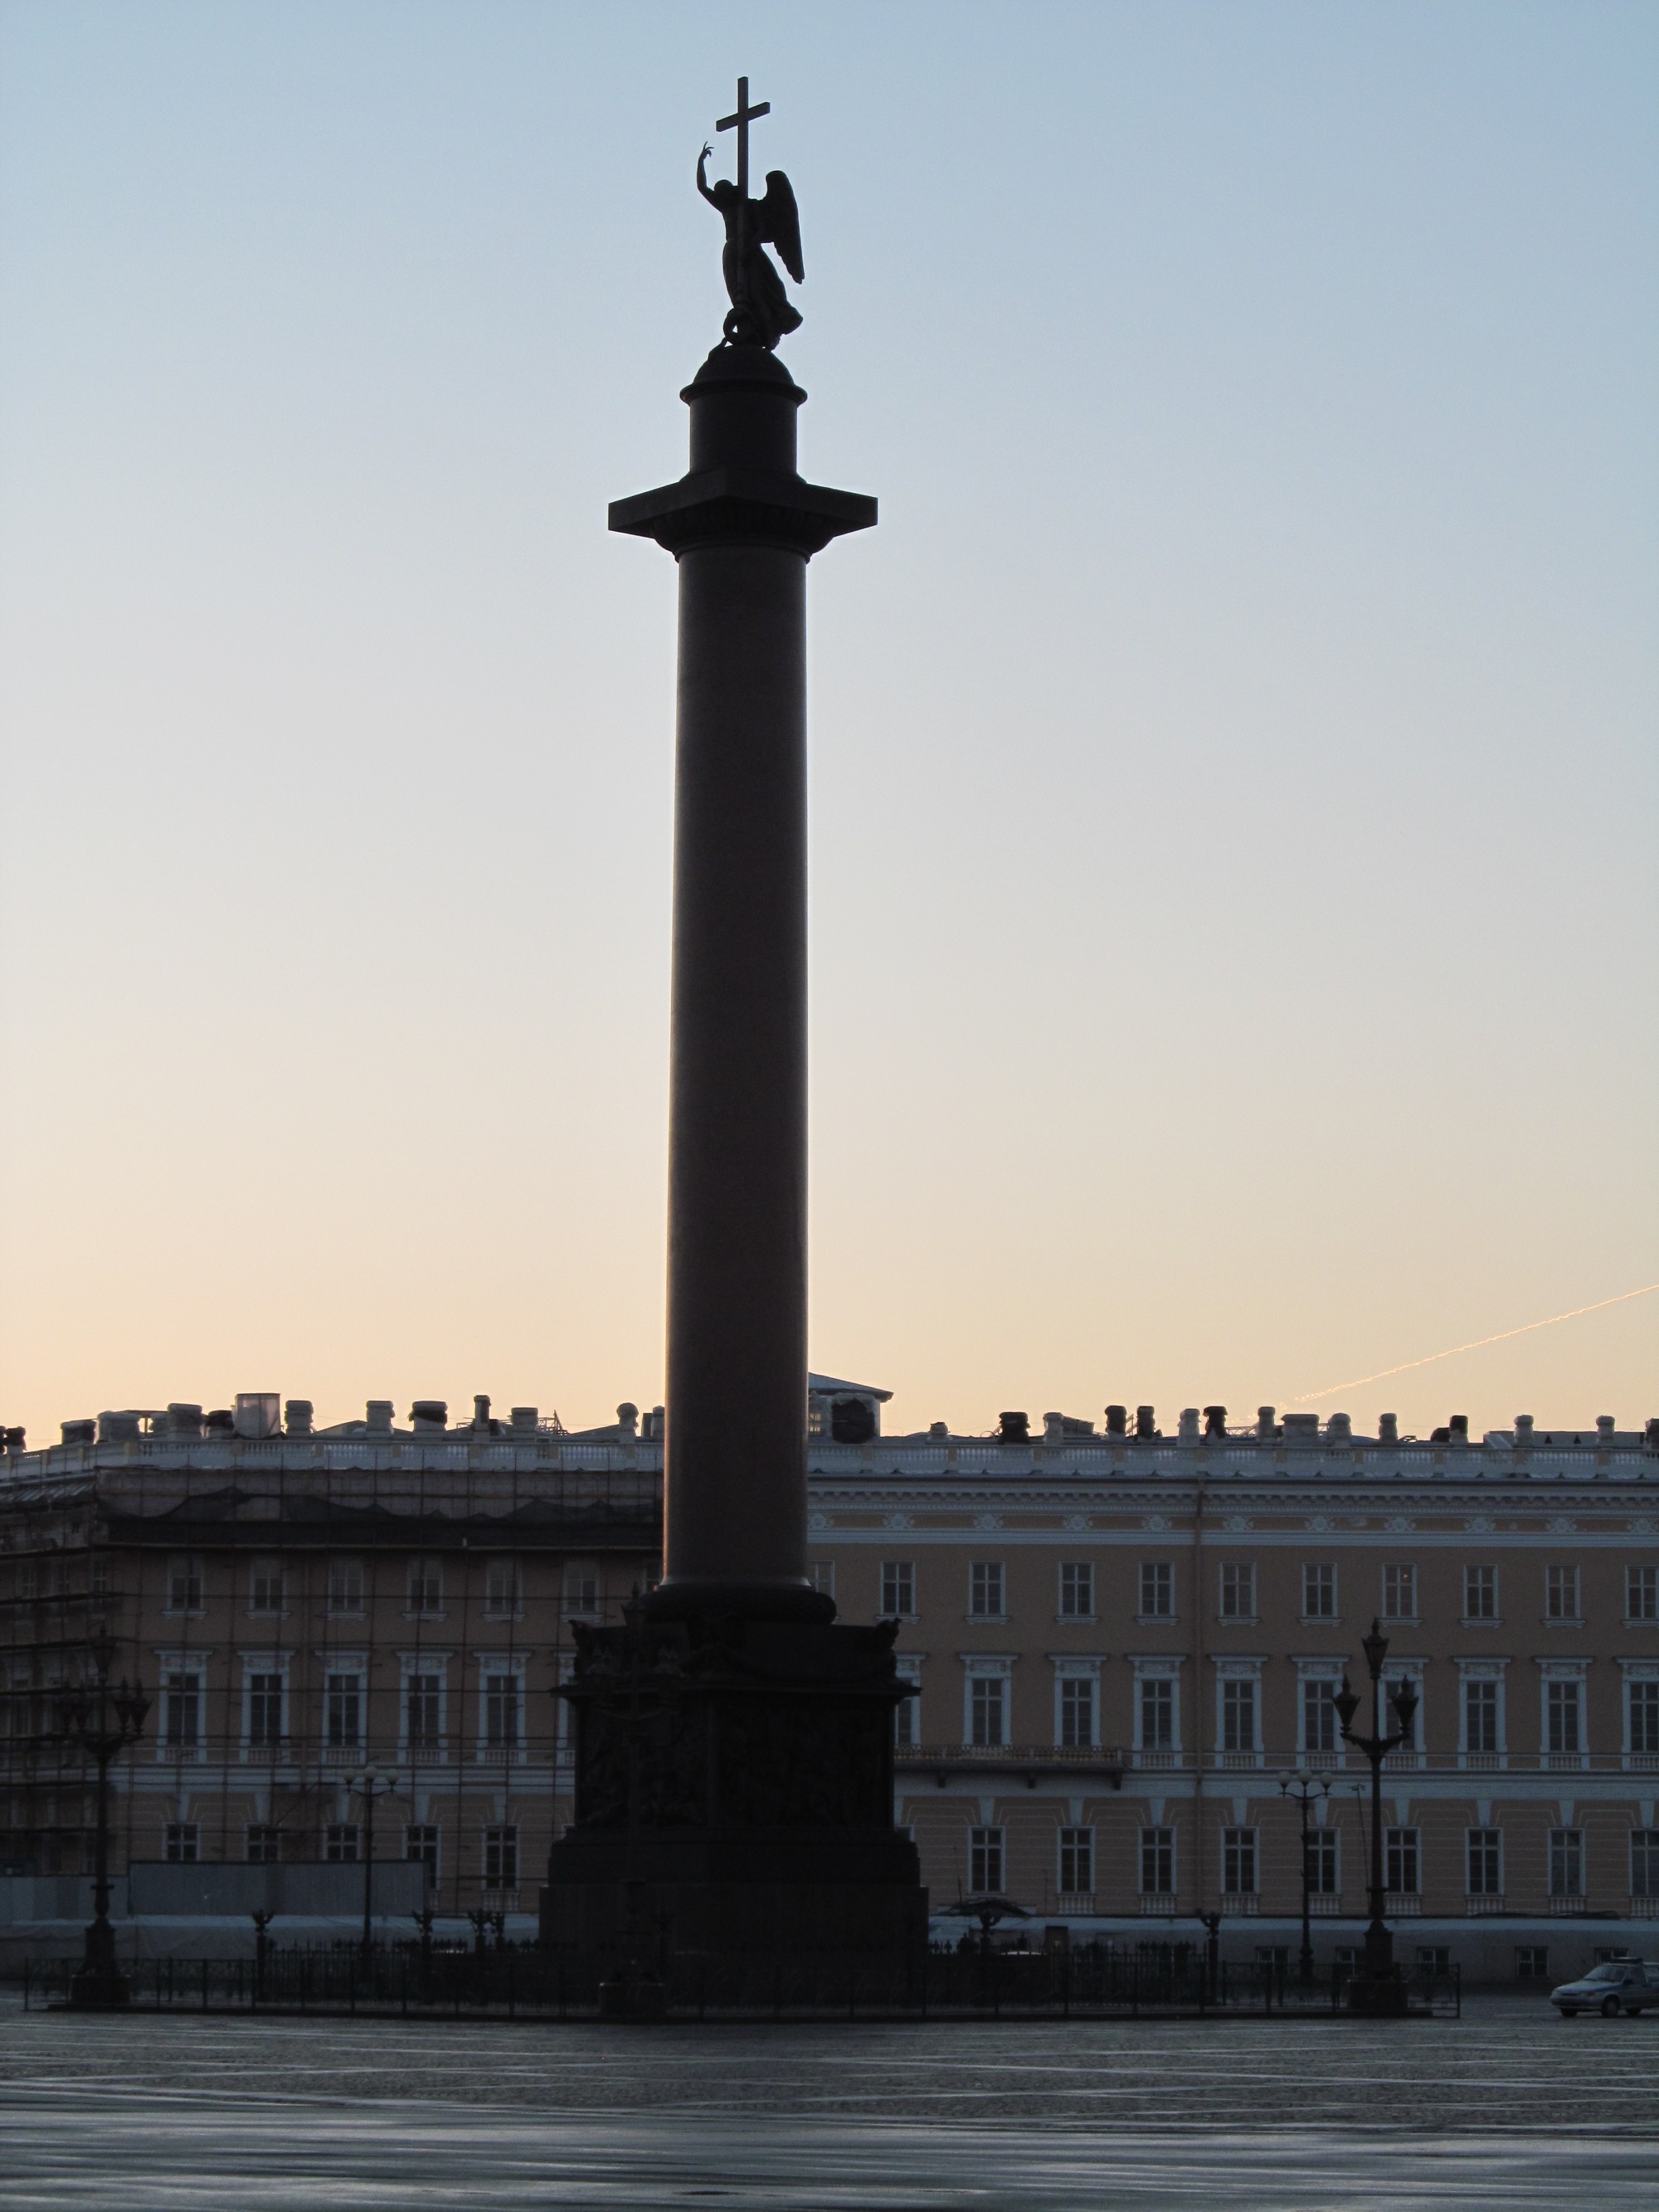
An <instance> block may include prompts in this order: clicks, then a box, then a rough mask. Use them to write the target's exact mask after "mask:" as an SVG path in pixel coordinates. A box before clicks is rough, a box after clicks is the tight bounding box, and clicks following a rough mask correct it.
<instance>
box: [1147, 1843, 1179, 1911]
mask: <svg viewBox="0 0 1659 2212" xmlns="http://www.w3.org/2000/svg"><path fill="white" fill-rule="evenodd" d="M1175 1869H1176V1856H1175V1830H1174V1829H1173V1828H1143V1829H1142V1830H1141V1832H1140V1893H1141V1895H1142V1896H1143V1897H1173V1896H1174V1895H1175V1886H1176V1881H1175Z"/></svg>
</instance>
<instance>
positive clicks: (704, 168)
mask: <svg viewBox="0 0 1659 2212" xmlns="http://www.w3.org/2000/svg"><path fill="white" fill-rule="evenodd" d="M713 151H714V148H713V147H712V146H705V147H704V148H703V149H702V153H701V154H699V155H698V156H697V190H698V191H700V192H701V193H702V196H703V197H704V199H706V200H707V201H708V204H709V206H710V207H712V208H715V209H717V210H719V212H720V218H721V220H722V221H723V222H724V223H725V225H726V250H725V252H723V253H722V254H721V256H720V267H721V269H722V270H724V272H725V276H726V292H727V294H728V295H730V298H731V301H732V311H731V313H729V314H728V315H727V316H726V322H725V325H724V329H725V333H726V343H727V344H728V345H759V346H764V347H765V348H766V350H767V351H768V353H770V352H771V351H772V350H773V349H774V348H775V346H776V344H777V343H778V340H779V339H780V338H781V337H787V336H788V334H789V332H790V331H798V330H799V328H800V316H799V313H798V312H797V311H796V309H795V308H793V307H791V306H790V304H789V295H788V294H787V292H786V291H785V290H784V289H783V279H782V277H781V276H779V274H778V272H777V270H775V268H774V267H773V266H772V264H771V262H770V261H769V259H768V258H767V255H766V252H765V251H764V249H765V247H767V246H775V247H776V248H777V252H778V258H779V260H781V262H782V264H783V265H784V267H785V268H786V269H787V270H788V271H789V274H790V275H791V276H793V278H794V280H795V282H796V283H797V284H802V283H805V281H806V271H805V267H804V266H803V264H802V262H801V258H800V216H799V214H798V213H797V212H796V209H795V195H794V193H793V191H791V189H790V185H789V179H788V178H787V177H786V176H785V175H784V173H783V171H782V170H781V169H770V170H769V171H768V172H767V177H766V197H765V198H764V199H762V200H751V199H750V197H749V196H748V194H747V193H746V192H745V191H744V190H743V188H742V186H741V185H734V184H732V183H731V182H730V180H729V179H726V178H724V177H721V178H720V179H717V181H716V182H715V183H714V184H712V185H711V184H710V183H709V181H708V156H709V155H710V154H712V153H713Z"/></svg>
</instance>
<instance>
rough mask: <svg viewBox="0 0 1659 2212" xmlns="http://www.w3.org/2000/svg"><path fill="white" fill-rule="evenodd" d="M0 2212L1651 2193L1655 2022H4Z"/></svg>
mask: <svg viewBox="0 0 1659 2212" xmlns="http://www.w3.org/2000/svg"><path fill="white" fill-rule="evenodd" d="M0 2052H3V2065H0V2130H3V2153H0V2198H3V2201H4V2203H6V2205H7V2206H8V2207H9V2208H20V2212H21V2208H33V2207H54V2208H57V2207H71V2206H73V2207H77V2208H86V2207H94V2206H99V2207H101V2206H105V2205H109V2206H117V2205H118V2206H120V2207H121V2208H122V2209H123V2212H151V2208H154V2212H186V2208H188V2212H225V2208H228V2207H236V2208H239V2212H240V2208H246V2212H278V2208H281V2212H324V2209H325V2208H326V2212H346V2209H347V2208H351V2209H352V2212H356V2208H362V2212H401V2208H404V2207H408V2208H410V2212H451V2208H460V2207H467V2208H489V2212H495V2208H497V2207H499V2208H501V2212H506V2208H508V2207H511V2208H513V2212H521V2208H526V2209H527V2208H534V2207H541V2206H549V2207H553V2206H558V2207H563V2206H571V2207H575V2206H592V2207H594V2208H596V2212H599V2208H603V2212H632V2208H635V2207H640V2208H644V2207H646V2206H651V2207H677V2206H682V2205H684V2206H692V2205H702V2206H705V2207H732V2208H744V2212H748V2208H761V2207H777V2208H780V2212H782V2208H789V2212H794V2208H797V2207H799V2208H808V2207H821V2208H823V2212H840V2208H842V2207H849V2208H850V2207H854V2206H856V2207H860V2208H866V2212H884V2208H894V2212H896V2208H899V2207H904V2208H907V2212H908V2208H918V2212H921V2208H926V2212H952V2209H953V2208H958V2207H959V2208H963V2212H968V2208H975V2212H978V2209H979V2208H983V2212H1003V2208H1005V2207H1006V2208H1010V2212H1012V2209H1013V2208H1023V2207H1026V2206H1030V2207H1034V2208H1041V2212H1048V2208H1054V2212H1061V2208H1064V2212H1073V2208H1076V2209H1077V2212H1082V2208H1084V2207H1087V2208H1089V2212H1103V2208H1106V2207H1110V2206H1113V2205H1119V2204H1121V2205H1124V2206H1129V2207H1133V2208H1135V2212H1143V2208H1146V2212H1150V2208H1152V2207H1157V2206H1182V2207H1187V2208H1190V2207H1194V2206H1197V2205H1199V2204H1202V2205H1204V2206H1206V2207H1219V2208H1226V2209H1228V2212H1230V2209H1231V2208H1235V2207H1237V2208H1249V2212H1270V2208H1285V2209H1286V2212H1290V2209H1291V2208H1296V2212H1301V2208H1304V2207H1306V2208H1316V2207H1325V2206H1328V2207H1338V2206H1340V2207H1343V2208H1346V2209H1347V2212H1359V2208H1364V2207H1372V2206H1376V2207H1378V2208H1389V2212H1393V2208H1396V2207H1398V2208H1405V2207H1412V2206H1430V2205H1433V2206H1448V2205H1458V2206H1477V2205H1480V2206H1485V2205H1491V2206H1498V2205H1508V2206H1521V2207H1524V2206H1531V2205H1544V2204H1550V2205H1559V2204H1562V2203H1567V2202H1570V2201H1571V2200H1573V2199H1575V2198H1577V2199H1587V2200H1588V2201H1593V2202H1594V2203H1596V2204H1597V2205H1598V2206H1601V2207H1609V2208H1615V2212H1623V2208H1625V2207H1626V2206H1631V2207H1634V2206H1636V2205H1638V2203H1639V2204H1640V2205H1642V2206H1643V2208H1644V2212H1646V2208H1647V2207H1648V2206H1650V2205H1651V2204H1652V2203H1655V2202H1656V2201H1659V2021H1650V2020H1643V2021H1600V2020H1595V2021H1590V2020H1582V2021H1572V2022H1561V2021H1557V2020H1556V2019H1555V2018H1554V2017H1553V2015H1550V2014H1549V2013H1548V2012H1547V2009H1546V2008H1544V2007H1543V2006H1542V2005H1541V2003H1540V2002H1538V2001H1536V2000H1530V1999H1528V2000H1506V1999H1489V2000H1484V2001H1483V2000H1479V1999H1477V2000H1474V2001H1473V2002H1471V2004H1470V2005H1469V2006H1468V2008H1467V2009H1466V2014H1465V2017H1464V2019H1463V2020H1462V2021H1457V2022H1454V2021H1410V2022H1364V2021H1352V2022H1349V2021H1320V2022H1317V2023H1314V2022H1305V2023H1297V2022H1294V2021H1291V2022H1285V2021H1273V2022H1262V2021H1248V2022H1247V2021H1227V2022H1222V2023H1208V2024H1196V2025H1194V2024H1186V2025H1181V2024H1176V2023H1141V2024H1136V2023H1133V2022H1109V2023H1104V2022H1077V2021H1073V2022H1071V2023H1062V2022H1057V2021H1050V2022H1043V2023H1040V2024H1035V2023H1034V2024H1018V2025H1011V2024H1008V2023H1006V2022H1005V2023H1003V2024H1001V2025H995V2024H992V2023H988V2022H987V2023H985V2024H983V2025H980V2024H972V2025H965V2026H964V2025H956V2024H952V2025H949V2026H944V2025H933V2026H926V2025H916V2024H906V2025H902V2026H894V2027H870V2026H846V2027H833V2028H832V2027H798V2026H787V2025H786V2026H781V2027H770V2028H760V2027H729V2028H728V2027H704V2028H701V2029H697V2028H691V2027H666V2028H648V2029H622V2028H604V2027H596V2026H591V2025H582V2026H574V2025H565V2026H549V2025H541V2024H538V2025H529V2024H526V2025H522V2026H511V2025H508V2024H506V2023H486V2024H475V2023H466V2024H455V2025H448V2024H442V2023H433V2022H419V2023H416V2022H407V2023H405V2022H402V2021H343V2020H340V2021H297V2020H270V2019H257V2020H250V2019H248V2018H246V2017H239V2018H216V2017H215V2016H213V2015H208V2016H205V2017H191V2016H188V2015H177V2014H172V2015H159V2016H152V2015H135V2016H132V2017H129V2018H126V2019H114V2020H99V2021H87V2020H77V2019H75V2018H73V2017H70V2016H66V2015H61V2014H58V2015H42V2014H28V2015H25V2014H23V2013H22V2012H21V2011H19V2010H17V2009H15V2008H3V2009H0Z"/></svg>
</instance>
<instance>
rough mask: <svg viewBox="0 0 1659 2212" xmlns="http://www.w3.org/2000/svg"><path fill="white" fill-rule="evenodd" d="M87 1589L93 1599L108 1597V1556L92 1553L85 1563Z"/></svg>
mask: <svg viewBox="0 0 1659 2212" xmlns="http://www.w3.org/2000/svg"><path fill="white" fill-rule="evenodd" d="M87 1588H88V1590H89V1591H90V1593H91V1594H92V1595H93V1596H94V1597H107V1596H108V1595H109V1554H108V1553H107V1552H94V1553H93V1555H92V1557H91V1558H90V1559H88V1561H87Z"/></svg>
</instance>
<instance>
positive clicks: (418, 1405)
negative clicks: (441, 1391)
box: [409, 1398, 449, 1437]
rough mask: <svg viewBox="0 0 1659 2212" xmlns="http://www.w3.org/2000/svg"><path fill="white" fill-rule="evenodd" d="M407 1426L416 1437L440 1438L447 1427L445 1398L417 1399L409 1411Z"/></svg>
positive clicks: (447, 1402)
mask: <svg viewBox="0 0 1659 2212" xmlns="http://www.w3.org/2000/svg"><path fill="white" fill-rule="evenodd" d="M409 1425H410V1428H412V1429H413V1430H414V1431H415V1433H416V1436H417V1437H437V1436H441V1435H442V1434H443V1433H444V1431H446V1430H447V1428H448V1426H449V1401H448V1400H447V1398H417V1399H416V1401H415V1403H414V1404H413V1405H412V1406H411V1407H410V1409H409Z"/></svg>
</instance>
